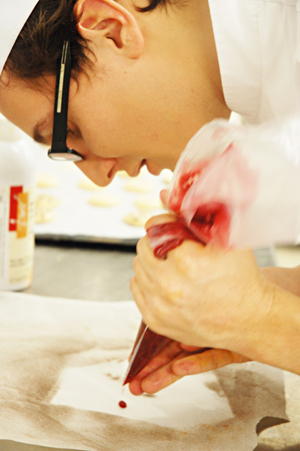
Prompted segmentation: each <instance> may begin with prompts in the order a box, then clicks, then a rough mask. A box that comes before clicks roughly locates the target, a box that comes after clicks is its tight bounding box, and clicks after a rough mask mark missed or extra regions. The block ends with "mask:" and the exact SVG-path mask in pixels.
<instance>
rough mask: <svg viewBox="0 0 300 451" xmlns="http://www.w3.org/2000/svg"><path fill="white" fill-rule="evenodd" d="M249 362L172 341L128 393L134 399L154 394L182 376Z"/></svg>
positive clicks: (222, 352)
mask: <svg viewBox="0 0 300 451" xmlns="http://www.w3.org/2000/svg"><path fill="white" fill-rule="evenodd" d="M248 360H249V359H247V358H246V357H243V356H241V355H239V354H236V353H234V352H231V351H226V350H225V349H205V348H196V347H192V346H186V345H184V344H182V343H177V342H175V341H172V342H171V343H170V344H169V345H168V346H167V347H166V348H165V349H164V350H163V351H162V352H161V353H160V354H158V355H157V356H156V357H155V358H154V359H152V360H151V362H150V363H149V364H148V365H147V366H146V367H145V368H144V369H143V370H142V371H141V372H140V373H139V374H138V375H137V376H136V377H135V378H134V379H133V381H132V382H131V383H130V384H129V389H130V391H131V393H132V394H133V395H141V394H142V393H143V392H146V393H149V394H153V393H156V392H158V391H160V390H162V389H163V388H166V387H168V386H169V385H171V384H173V383H174V382H176V381H177V380H178V379H181V378H182V377H184V376H189V375H193V374H199V373H204V372H206V371H211V370H215V369H217V368H221V367H223V366H225V365H229V364H231V363H242V362H247V361H248Z"/></svg>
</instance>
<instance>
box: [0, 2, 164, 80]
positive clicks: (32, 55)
mask: <svg viewBox="0 0 300 451" xmlns="http://www.w3.org/2000/svg"><path fill="white" fill-rule="evenodd" d="M168 1H169V0H150V3H149V5H148V6H147V7H145V8H137V10H138V11H140V12H147V11H151V10H153V9H155V8H156V7H157V6H158V5H162V6H166V4H167V3H168ZM76 3H77V0H39V2H38V3H37V5H36V7H35V8H34V10H33V12H32V13H31V15H30V17H29V18H28V20H27V22H26V23H25V25H24V27H23V29H22V30H21V32H20V34H19V36H18V38H17V40H16V42H15V44H14V46H13V48H12V50H11V52H10V55H9V57H8V60H7V62H6V65H5V68H6V69H8V71H9V72H10V73H12V74H13V75H15V76H17V77H18V78H26V79H37V78H39V77H42V76H46V75H53V74H55V73H56V69H57V63H58V61H59V58H60V54H61V49H62V46H63V42H64V41H66V40H70V43H71V56H72V77H73V78H75V79H76V78H77V75H78V74H79V72H81V71H82V70H83V68H84V67H85V64H86V63H88V62H90V60H89V58H88V56H87V55H88V53H87V49H88V47H87V42H86V41H85V40H84V39H83V38H82V37H81V35H80V34H79V33H78V31H77V24H78V21H79V17H77V16H76V15H75V13H74V6H75V4H76Z"/></svg>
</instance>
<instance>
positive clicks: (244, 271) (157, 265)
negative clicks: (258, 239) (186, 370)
mask: <svg viewBox="0 0 300 451" xmlns="http://www.w3.org/2000/svg"><path fill="white" fill-rule="evenodd" d="M168 220H169V221H174V216H173V215H162V216H158V217H155V218H152V219H151V220H150V222H148V223H147V227H149V226H151V225H154V224H158V223H161V222H166V221H168ZM133 268H134V271H135V277H134V278H133V279H132V280H131V290H132V293H133V295H134V298H135V301H136V303H137V305H138V307H139V309H140V311H141V313H142V316H143V319H144V321H145V323H146V324H148V326H149V327H150V329H152V330H153V331H155V332H157V333H159V334H161V335H165V336H168V337H170V338H172V339H174V340H176V341H178V342H181V343H185V344H186V345H190V346H196V347H209V348H217V349H228V350H230V351H232V352H233V353H237V354H242V355H244V356H246V357H248V358H251V355H249V354H248V349H249V348H251V346H252V345H253V343H252V342H253V341H255V344H257V343H259V342H260V340H261V338H262V334H263V332H261V331H263V329H264V328H265V326H266V321H267V316H268V312H269V310H270V308H271V304H272V289H271V288H270V287H269V286H268V283H267V280H266V279H265V278H264V277H263V276H262V274H261V272H260V270H259V268H258V266H257V263H256V260H255V257H254V255H253V252H252V251H250V250H224V249H221V248H219V247H217V246H211V245H209V244H208V245H206V246H203V245H201V244H200V243H195V242H192V241H185V242H184V243H183V244H182V245H181V246H180V247H178V248H176V249H174V250H173V251H171V252H169V253H168V257H167V259H166V260H159V259H157V258H156V257H155V256H154V255H153V252H152V250H151V248H150V245H149V242H148V239H147V237H144V238H142V239H141V240H140V241H139V243H138V246H137V257H136V258H135V260H134V264H133ZM271 285H273V284H271Z"/></svg>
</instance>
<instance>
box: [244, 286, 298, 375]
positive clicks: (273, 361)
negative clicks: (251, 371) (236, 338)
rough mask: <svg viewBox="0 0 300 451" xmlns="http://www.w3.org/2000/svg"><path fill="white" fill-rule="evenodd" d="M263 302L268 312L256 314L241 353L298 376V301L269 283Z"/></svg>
mask: <svg viewBox="0 0 300 451" xmlns="http://www.w3.org/2000/svg"><path fill="white" fill-rule="evenodd" d="M263 296H264V297H263V298H262V299H263V302H264V303H265V302H266V303H267V305H269V306H270V307H269V309H268V311H265V312H264V313H263V314H262V315H260V314H258V316H257V318H256V322H255V327H253V328H252V329H251V332H250V334H249V335H248V337H246V338H247V339H246V342H245V343H244V345H242V347H244V349H243V350H242V351H239V352H241V354H243V355H245V356H247V357H248V358H250V359H251V360H256V361H259V362H261V363H265V364H268V365H271V366H275V367H278V368H282V369H285V370H288V371H291V372H295V373H297V374H300V359H299V355H300V299H299V297H297V296H295V295H293V294H291V293H289V292H287V291H285V290H283V289H282V288H280V287H278V286H276V285H275V284H273V283H268V284H267V287H266V289H265V291H264V295H263Z"/></svg>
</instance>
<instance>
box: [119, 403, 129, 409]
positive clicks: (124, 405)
mask: <svg viewBox="0 0 300 451" xmlns="http://www.w3.org/2000/svg"><path fill="white" fill-rule="evenodd" d="M119 406H120V407H121V409H126V407H127V404H126V402H125V401H120V402H119Z"/></svg>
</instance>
